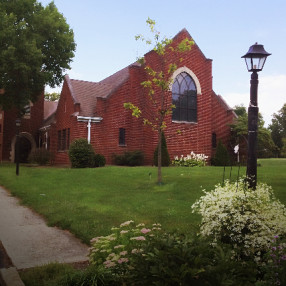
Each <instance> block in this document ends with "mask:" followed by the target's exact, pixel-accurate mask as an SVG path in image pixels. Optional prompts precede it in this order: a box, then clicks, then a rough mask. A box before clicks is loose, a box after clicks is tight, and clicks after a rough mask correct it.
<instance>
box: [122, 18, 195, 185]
mask: <svg viewBox="0 0 286 286" xmlns="http://www.w3.org/2000/svg"><path fill="white" fill-rule="evenodd" d="M146 23H147V25H148V26H149V28H150V31H151V33H152V35H153V41H152V40H149V39H146V38H145V37H144V36H142V35H137V36H136V37H135V39H136V40H142V41H143V42H145V43H146V44H147V45H154V48H153V51H155V52H156V53H157V55H158V57H159V58H160V65H159V66H158V67H157V68H156V69H154V68H152V67H151V66H149V65H147V64H146V63H145V59H144V57H143V58H140V59H139V60H138V61H139V63H140V64H141V65H142V66H144V68H145V71H146V73H147V75H148V79H147V80H146V81H143V82H142V83H141V85H142V86H143V87H144V88H146V89H147V90H148V96H149V99H150V102H151V104H152V106H153V109H152V114H151V115H150V117H148V118H147V117H146V118H143V122H144V124H145V125H150V126H151V127H152V128H153V130H154V131H156V132H158V183H159V184H161V183H162V171H161V167H162V132H163V130H164V129H165V128H166V122H165V118H166V116H168V115H170V114H171V113H172V109H173V108H174V105H173V104H172V102H171V101H170V97H169V94H170V85H171V83H172V77H171V76H172V74H173V73H174V71H175V70H176V69H177V65H178V64H179V62H180V59H178V62H173V63H167V61H166V59H165V57H164V56H165V55H166V54H167V53H184V52H186V51H189V50H190V49H191V47H192V45H193V44H194V42H193V41H192V40H190V39H188V38H186V39H184V40H182V41H181V42H180V43H179V44H178V45H177V46H174V45H172V40H171V39H168V38H166V37H164V38H162V39H161V37H160V32H158V31H157V30H156V29H155V24H156V23H155V21H154V20H152V19H150V18H148V19H147V21H146ZM124 107H125V108H127V109H130V110H132V115H133V116H135V117H137V118H139V117H141V116H142V112H141V110H140V109H139V107H138V106H135V105H134V104H133V103H132V102H128V103H125V104H124Z"/></svg>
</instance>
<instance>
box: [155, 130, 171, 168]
mask: <svg viewBox="0 0 286 286" xmlns="http://www.w3.org/2000/svg"><path fill="white" fill-rule="evenodd" d="M161 142H162V143H161V144H162V145H161V146H162V147H161V154H162V166H163V167H168V166H170V164H171V160H170V155H169V152H168V148H167V142H166V138H165V134H164V132H162V138H161ZM153 163H154V165H155V166H158V146H157V147H156V149H155V151H154V159H153Z"/></svg>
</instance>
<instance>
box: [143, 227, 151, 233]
mask: <svg viewBox="0 0 286 286" xmlns="http://www.w3.org/2000/svg"><path fill="white" fill-rule="evenodd" d="M150 231H151V229H149V228H142V229H141V232H142V233H143V234H146V233H148V232H150Z"/></svg>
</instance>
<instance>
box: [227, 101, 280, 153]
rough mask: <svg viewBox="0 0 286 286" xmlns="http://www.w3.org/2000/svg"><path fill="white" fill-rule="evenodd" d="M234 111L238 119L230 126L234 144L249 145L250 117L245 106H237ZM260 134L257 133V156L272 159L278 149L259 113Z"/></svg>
mask: <svg viewBox="0 0 286 286" xmlns="http://www.w3.org/2000/svg"><path fill="white" fill-rule="evenodd" d="M234 111H235V113H236V114H237V116H238V118H237V119H236V120H235V122H234V123H233V124H231V125H230V127H231V130H232V137H233V141H234V144H235V145H237V144H240V145H243V144H245V143H247V137H248V115H247V111H246V108H245V107H244V106H243V105H240V106H235V107H234ZM257 128H258V132H257V156H258V157H260V158H266V157H271V156H272V155H273V154H274V152H275V150H276V148H275V145H274V142H273V140H272V138H271V134H270V132H269V130H268V129H267V128H265V127H264V120H263V117H262V115H261V113H258V126H257Z"/></svg>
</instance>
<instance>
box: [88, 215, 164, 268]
mask: <svg viewBox="0 0 286 286" xmlns="http://www.w3.org/2000/svg"><path fill="white" fill-rule="evenodd" d="M111 230H112V234H110V235H108V236H99V237H96V238H93V239H92V240H91V241H90V242H91V245H92V246H91V248H90V252H89V260H90V263H91V264H96V265H103V266H104V267H105V268H114V267H117V268H118V267H119V268H120V267H123V268H124V267H125V266H128V265H129V264H130V262H131V261H132V258H133V257H134V255H138V254H140V255H144V254H143V253H142V252H143V249H142V248H144V247H143V246H144V245H145V244H146V243H148V242H150V240H152V238H153V237H156V236H158V235H159V234H160V233H161V225H160V224H159V223H155V224H153V225H152V227H150V228H146V226H145V224H143V223H140V224H138V225H135V223H134V221H133V220H129V221H126V222H124V223H122V224H121V225H120V227H114V228H112V229H111Z"/></svg>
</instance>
